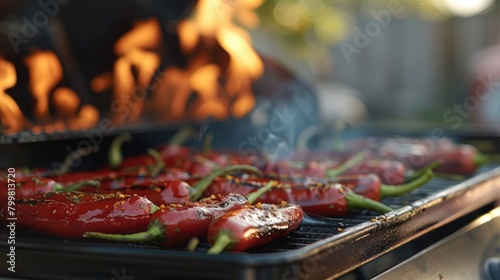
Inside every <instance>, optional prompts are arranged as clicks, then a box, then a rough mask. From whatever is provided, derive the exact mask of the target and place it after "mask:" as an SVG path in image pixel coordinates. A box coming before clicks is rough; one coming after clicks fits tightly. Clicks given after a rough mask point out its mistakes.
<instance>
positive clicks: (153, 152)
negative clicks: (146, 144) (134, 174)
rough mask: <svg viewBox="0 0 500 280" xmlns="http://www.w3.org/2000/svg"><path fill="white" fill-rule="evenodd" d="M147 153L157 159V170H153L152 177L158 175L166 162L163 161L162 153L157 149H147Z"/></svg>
mask: <svg viewBox="0 0 500 280" xmlns="http://www.w3.org/2000/svg"><path fill="white" fill-rule="evenodd" d="M146 153H147V154H148V155H150V156H152V157H153V158H154V159H155V163H156V164H155V168H154V169H155V170H153V172H152V173H153V174H151V175H152V177H155V176H156V175H158V174H157V173H158V172H160V171H161V170H163V168H164V167H165V163H164V162H163V158H162V156H161V153H160V152H158V151H157V150H155V149H151V148H149V149H147V150H146Z"/></svg>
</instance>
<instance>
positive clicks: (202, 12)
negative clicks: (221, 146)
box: [155, 0, 264, 120]
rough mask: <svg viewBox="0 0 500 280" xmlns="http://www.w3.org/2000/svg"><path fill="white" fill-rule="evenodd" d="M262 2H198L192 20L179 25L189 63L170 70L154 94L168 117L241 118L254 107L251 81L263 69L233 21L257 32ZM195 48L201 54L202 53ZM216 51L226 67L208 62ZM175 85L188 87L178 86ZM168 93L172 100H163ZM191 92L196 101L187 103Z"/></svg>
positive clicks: (249, 44)
mask: <svg viewBox="0 0 500 280" xmlns="http://www.w3.org/2000/svg"><path fill="white" fill-rule="evenodd" d="M262 2H263V1H262V0H247V1H241V2H237V3H232V2H231V1H225V0H200V1H198V3H197V6H196V8H195V15H194V17H193V19H192V20H185V21H183V22H181V23H180V24H179V28H178V32H179V38H180V43H181V47H182V49H183V51H184V53H185V54H186V56H187V57H189V58H191V60H190V61H189V62H188V65H187V66H186V68H185V69H175V70H171V69H170V70H168V72H167V73H168V74H167V76H168V77H167V78H165V79H164V80H163V81H162V83H161V84H160V86H159V88H158V89H157V90H156V91H155V95H160V96H164V97H163V98H157V100H158V102H159V104H162V106H165V107H166V108H168V109H169V110H170V111H171V112H172V114H171V115H170V117H173V118H179V117H180V116H184V115H185V114H186V112H187V113H188V114H189V113H190V112H192V117H194V118H195V119H198V120H200V119H204V118H207V117H216V118H219V119H224V118H226V117H227V116H228V115H232V116H233V117H236V118H241V117H243V116H245V115H246V114H248V113H249V112H250V111H251V110H252V109H253V108H254V106H255V97H254V95H253V92H252V82H253V81H255V80H256V79H258V78H259V77H260V76H261V75H262V74H263V72H264V64H263V62H262V60H261V58H260V57H259V55H258V54H257V53H256V51H255V50H254V49H253V48H252V43H251V40H250V36H249V35H248V33H247V32H246V31H245V30H243V29H242V28H240V27H238V26H236V25H235V24H234V20H235V19H239V20H240V21H241V22H243V23H244V24H246V25H247V26H249V27H255V26H256V25H257V24H258V18H257V16H256V15H255V13H254V12H253V10H254V9H256V8H257V7H259V6H260V5H261V4H262ZM199 46H202V49H203V48H204V49H205V52H203V51H201V52H200V51H199V49H200V48H198V47H199ZM214 46H219V47H220V48H222V50H223V51H225V52H226V53H227V55H229V64H228V65H227V66H226V65H221V64H220V63H219V64H217V63H214V61H213V60H211V59H210V55H211V54H210V52H214V51H215V50H216V48H215V47H214ZM174 77H175V78H174ZM179 80H181V81H182V83H183V84H188V85H189V88H186V86H184V85H179V83H180V82H179ZM221 80H223V81H224V84H222V83H221V82H220V81H221ZM172 83H173V84H172ZM166 90H168V92H169V94H171V95H174V97H171V98H169V97H166V96H165V95H166V93H165V91H166ZM191 91H194V92H195V93H196V95H197V98H196V101H194V102H191V103H189V104H188V101H189V100H190V95H191ZM162 99H163V100H162ZM162 101H163V102H162ZM165 101H166V102H165Z"/></svg>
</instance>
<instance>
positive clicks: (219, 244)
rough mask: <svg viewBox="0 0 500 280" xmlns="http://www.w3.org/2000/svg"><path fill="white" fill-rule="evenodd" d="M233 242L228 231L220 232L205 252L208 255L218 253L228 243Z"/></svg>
mask: <svg viewBox="0 0 500 280" xmlns="http://www.w3.org/2000/svg"><path fill="white" fill-rule="evenodd" d="M231 243H233V240H232V239H231V236H230V235H229V232H220V233H219V234H218V235H217V238H216V239H215V242H214V244H213V245H212V247H210V249H208V251H207V253H208V254H210V255H218V254H220V253H221V252H222V251H224V250H225V249H226V248H227V247H228V246H229V245H231Z"/></svg>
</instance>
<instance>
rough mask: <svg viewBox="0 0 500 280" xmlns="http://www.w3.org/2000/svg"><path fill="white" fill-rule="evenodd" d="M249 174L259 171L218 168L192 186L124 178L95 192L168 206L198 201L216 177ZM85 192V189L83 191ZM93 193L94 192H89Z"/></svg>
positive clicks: (251, 168) (249, 167)
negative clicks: (131, 196)
mask: <svg viewBox="0 0 500 280" xmlns="http://www.w3.org/2000/svg"><path fill="white" fill-rule="evenodd" d="M241 171H244V172H245V171H246V172H251V173H254V174H260V170H258V169H256V168H254V167H252V166H248V165H230V166H226V167H224V168H218V169H216V170H215V171H213V172H212V173H211V174H209V175H207V176H205V177H204V178H201V179H195V180H194V179H193V180H192V183H193V185H192V186H190V184H188V183H186V182H184V181H181V180H170V179H168V178H141V179H136V178H133V180H129V178H125V179H123V180H122V181H116V180H115V181H113V182H112V183H111V184H107V183H108V182H106V181H104V182H102V183H101V184H102V186H104V187H101V188H99V189H98V190H97V192H98V193H114V192H120V193H123V194H129V195H135V194H136V195H140V196H145V197H147V198H148V199H150V200H151V201H152V202H153V203H155V204H157V205H161V204H164V205H168V204H173V203H186V202H189V201H195V200H198V199H199V198H200V197H201V196H202V194H203V192H204V191H205V189H206V188H207V187H209V185H210V184H211V182H212V181H213V180H214V179H216V178H217V177H218V176H222V175H226V174H229V173H232V172H241ZM84 190H87V189H84ZM89 191H95V190H89Z"/></svg>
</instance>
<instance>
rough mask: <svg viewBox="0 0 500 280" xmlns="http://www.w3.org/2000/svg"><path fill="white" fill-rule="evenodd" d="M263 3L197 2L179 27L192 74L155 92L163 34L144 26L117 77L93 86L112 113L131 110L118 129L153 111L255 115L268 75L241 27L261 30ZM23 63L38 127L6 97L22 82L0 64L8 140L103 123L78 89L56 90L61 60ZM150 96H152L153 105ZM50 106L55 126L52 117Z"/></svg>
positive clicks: (131, 39)
mask: <svg viewBox="0 0 500 280" xmlns="http://www.w3.org/2000/svg"><path fill="white" fill-rule="evenodd" d="M262 3H263V0H241V1H229V0H199V1H198V3H197V6H196V8H195V11H194V16H193V17H192V18H190V19H187V20H183V21H181V22H180V23H179V25H178V33H179V40H180V45H181V48H182V51H183V52H184V54H185V56H186V58H187V63H186V66H185V67H184V68H183V69H181V68H177V67H169V68H167V69H164V71H163V72H162V73H161V75H162V76H161V77H160V79H158V84H154V85H152V81H153V78H155V76H154V74H155V73H156V71H157V70H158V68H159V66H160V55H159V53H160V46H161V44H162V37H161V34H162V30H161V27H160V24H159V22H158V20H156V19H153V18H151V19H148V20H144V21H141V22H138V23H137V24H136V25H135V26H134V27H133V28H132V29H131V30H130V31H129V32H127V33H126V34H124V35H123V36H122V37H121V38H120V39H119V40H118V41H117V42H116V43H115V45H114V52H115V54H116V56H117V59H116V61H115V63H114V66H113V71H112V72H111V71H110V72H105V73H103V74H100V75H98V76H96V77H94V78H93V79H92V80H91V83H90V87H91V89H92V91H93V92H95V93H103V92H105V91H106V90H108V89H109V88H112V92H113V99H112V102H113V103H112V105H111V109H112V110H113V108H120V107H122V108H125V107H126V110H125V111H126V112H127V114H126V115H120V114H119V113H118V112H114V115H113V120H114V121H115V123H126V122H130V121H135V120H137V119H139V117H140V116H141V114H142V113H143V111H150V109H153V110H152V111H154V112H155V113H157V114H158V115H160V116H161V117H162V118H164V119H169V120H182V119H185V118H193V119H196V120H201V119H204V118H207V117H215V118H218V119H224V118H227V117H228V116H233V117H235V118H242V117H244V116H245V115H247V114H248V113H249V112H250V111H251V110H252V109H253V108H254V107H255V96H254V94H253V91H252V83H253V82H254V81H255V80H257V79H258V78H259V77H260V76H261V75H262V74H263V72H264V64H263V62H262V60H261V58H260V57H259V55H258V54H257V52H256V51H255V50H254V49H253V47H252V42H251V39H250V36H249V34H248V33H247V32H246V31H245V30H244V29H242V28H241V27H239V26H237V25H236V24H235V21H239V22H240V23H242V24H243V25H245V26H247V27H255V26H256V25H257V24H258V22H259V20H258V17H257V16H256V14H255V12H254V10H255V9H256V8H257V7H258V6H260V5H261V4H262ZM24 62H25V64H26V65H27V67H28V72H29V78H30V84H29V86H30V91H31V93H32V96H33V98H34V100H35V101H36V103H35V117H36V120H37V121H38V122H39V123H38V124H35V125H32V124H30V123H29V122H28V121H27V120H26V118H25V116H24V115H23V113H22V111H21V110H20V108H19V106H18V105H17V104H16V102H15V101H14V99H13V98H12V97H11V96H10V95H8V94H7V93H6V92H5V91H6V90H7V89H9V88H12V87H13V86H14V85H15V84H16V80H17V77H16V71H15V68H14V66H13V65H12V64H11V63H10V62H7V61H5V60H3V59H1V58H0V121H1V124H2V126H3V127H5V128H6V130H4V132H18V131H20V130H22V129H25V128H31V129H32V131H34V132H35V133H37V132H42V131H46V132H53V131H62V130H64V129H67V128H70V129H88V128H91V127H92V126H94V125H95V124H96V123H97V122H98V121H99V118H100V114H99V111H98V110H97V108H96V107H94V106H92V105H89V104H83V105H82V104H81V100H80V97H79V95H78V94H77V93H76V92H74V91H73V90H72V89H70V88H67V87H57V85H58V84H59V83H60V82H61V80H62V78H63V69H62V66H61V64H60V62H59V59H58V57H57V56H56V54H55V53H53V52H51V51H36V52H34V53H33V54H31V55H29V56H28V57H27V58H26V59H25V60H24ZM155 82H156V80H155ZM150 91H152V94H151V95H152V96H151V97H148V98H149V99H147V98H146V95H147V94H148V93H149V92H150ZM193 94H194V96H193ZM49 101H50V102H49ZM51 105H52V106H54V108H52V109H53V111H54V112H55V115H56V118H55V119H54V118H51V116H50V113H49V112H50V109H51V108H50V106H51ZM122 108H120V109H122ZM121 111H122V112H123V110H121Z"/></svg>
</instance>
